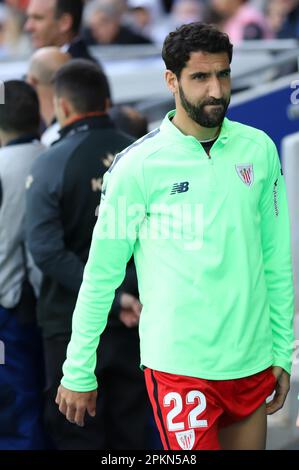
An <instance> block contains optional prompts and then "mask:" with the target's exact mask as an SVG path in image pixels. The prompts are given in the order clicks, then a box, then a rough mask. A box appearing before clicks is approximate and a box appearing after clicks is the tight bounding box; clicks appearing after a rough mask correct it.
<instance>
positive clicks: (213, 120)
mask: <svg viewBox="0 0 299 470" xmlns="http://www.w3.org/2000/svg"><path fill="white" fill-rule="evenodd" d="M179 94H180V99H181V103H182V106H183V108H184V109H185V111H186V113H187V114H188V116H189V117H190V119H192V121H194V122H196V123H197V124H199V125H200V126H202V127H207V128H209V129H212V128H214V127H219V126H220V125H221V124H222V123H223V120H224V118H225V115H226V111H227V108H228V106H229V103H230V97H229V98H227V99H225V98H220V99H216V98H210V99H206V100H205V101H203V102H202V103H199V104H198V105H195V104H193V103H191V102H190V101H189V100H188V99H187V97H186V95H185V93H184V90H183V88H182V87H181V85H179ZM208 105H217V106H219V107H217V108H215V109H211V110H210V111H209V112H208V111H207V110H206V109H205V107H206V106H208Z"/></svg>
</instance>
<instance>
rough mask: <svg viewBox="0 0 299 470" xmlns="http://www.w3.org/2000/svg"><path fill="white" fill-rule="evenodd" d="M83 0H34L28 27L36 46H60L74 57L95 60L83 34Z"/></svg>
mask: <svg viewBox="0 0 299 470" xmlns="http://www.w3.org/2000/svg"><path fill="white" fill-rule="evenodd" d="M82 14H83V2H82V0H46V1H45V0H30V2H29V5H28V8H27V22H26V24H25V30H26V31H27V32H28V33H29V34H30V35H31V40H32V44H33V46H34V48H35V49H39V48H41V47H46V46H57V47H60V48H61V49H62V51H63V52H68V53H69V54H71V56H72V57H74V58H84V59H89V60H94V59H93V58H92V57H91V55H90V54H89V52H88V50H87V47H86V44H85V42H84V41H83V39H82V38H81V37H80V27H81V19H82Z"/></svg>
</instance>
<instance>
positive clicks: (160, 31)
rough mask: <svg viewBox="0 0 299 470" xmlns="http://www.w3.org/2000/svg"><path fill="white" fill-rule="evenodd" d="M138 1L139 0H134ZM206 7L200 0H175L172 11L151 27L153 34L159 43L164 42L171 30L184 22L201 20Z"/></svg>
mask: <svg viewBox="0 0 299 470" xmlns="http://www.w3.org/2000/svg"><path fill="white" fill-rule="evenodd" d="M133 1H137V0H133ZM204 11H205V7H204V5H203V3H202V2H201V1H200V0H175V1H174V2H173V5H172V8H171V11H170V13H169V14H168V15H164V16H163V17H161V18H160V20H157V21H156V22H155V23H154V25H153V26H152V28H151V36H152V38H153V40H154V41H155V42H156V43H157V44H161V43H163V41H164V39H165V36H166V35H167V34H168V33H169V31H172V30H174V29H175V28H178V27H180V26H181V25H182V24H188V23H193V22H195V21H201V20H202V19H203V17H204Z"/></svg>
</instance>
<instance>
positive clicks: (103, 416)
mask: <svg viewBox="0 0 299 470" xmlns="http://www.w3.org/2000/svg"><path fill="white" fill-rule="evenodd" d="M69 339H70V338H69V337H58V336H56V337H53V338H50V339H49V338H48V339H45V340H44V353H45V362H46V376H47V386H46V408H45V425H46V429H47V432H48V433H49V434H50V436H51V438H52V440H53V443H54V446H55V447H56V448H57V449H63V450H66V449H69V450H75V449H81V450H84V449H85V450H105V449H109V450H110V449H111V450H113V449H122V450H125V449H147V448H149V446H150V442H149V432H150V429H149V428H150V416H151V410H150V405H149V399H148V396H147V392H146V388H145V381H144V375H143V372H142V371H141V370H140V369H139V337H138V331H137V329H128V328H125V327H107V328H106V330H105V332H104V333H103V335H102V336H101V344H100V349H99V351H98V352H99V354H98V356H99V360H98V362H97V367H96V376H97V379H98V383H99V389H98V392H99V393H98V401H97V414H96V417H95V418H91V417H89V416H88V415H86V418H85V427H83V428H80V427H78V426H76V425H75V424H71V423H69V422H68V421H67V420H66V418H65V416H63V415H62V414H61V413H60V412H59V409H58V407H57V405H56V404H55V397H56V392H57V388H58V386H59V384H60V380H61V376H62V365H63V363H64V361H65V357H66V349H67V345H68V342H69Z"/></svg>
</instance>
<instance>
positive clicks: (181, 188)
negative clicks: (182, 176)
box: [170, 181, 189, 194]
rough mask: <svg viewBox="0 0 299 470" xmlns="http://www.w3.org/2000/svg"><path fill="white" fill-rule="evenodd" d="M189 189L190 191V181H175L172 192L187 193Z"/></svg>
mask: <svg viewBox="0 0 299 470" xmlns="http://www.w3.org/2000/svg"><path fill="white" fill-rule="evenodd" d="M187 191H189V182H188V181H184V183H175V184H174V185H173V187H172V191H171V193H170V194H180V193H186V192H187Z"/></svg>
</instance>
